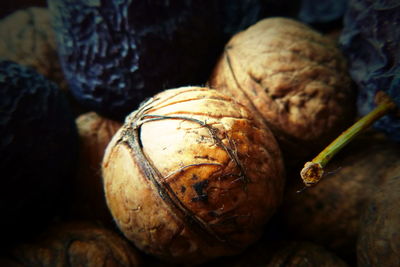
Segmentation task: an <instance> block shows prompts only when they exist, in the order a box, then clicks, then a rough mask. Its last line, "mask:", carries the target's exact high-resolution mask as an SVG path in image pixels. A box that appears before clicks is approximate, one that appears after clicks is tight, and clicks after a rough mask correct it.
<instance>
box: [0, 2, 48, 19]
mask: <svg viewBox="0 0 400 267" xmlns="http://www.w3.org/2000/svg"><path fill="white" fill-rule="evenodd" d="M32 6H40V7H44V6H47V3H46V0H6V1H4V0H3V1H2V2H1V3H0V19H1V18H4V17H6V16H7V15H9V14H11V13H12V12H13V11H15V10H17V9H22V8H27V7H32Z"/></svg>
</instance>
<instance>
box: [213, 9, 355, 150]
mask: <svg viewBox="0 0 400 267" xmlns="http://www.w3.org/2000/svg"><path fill="white" fill-rule="evenodd" d="M208 84H209V86H210V87H212V88H215V89H217V90H219V91H221V92H223V93H225V94H228V95H231V96H232V97H233V98H234V99H236V100H237V101H239V102H241V103H242V104H244V105H245V106H246V107H248V108H249V109H250V110H251V111H252V112H253V113H254V114H256V115H259V116H261V117H262V118H264V120H265V121H266V123H267V124H268V126H269V127H270V128H271V130H272V131H273V133H274V134H275V136H276V138H277V139H278V142H279V143H280V145H281V148H282V150H283V152H284V154H285V157H289V156H286V155H290V157H293V158H300V157H301V158H304V157H306V156H307V155H309V154H310V153H312V152H313V151H316V150H319V149H321V148H322V147H323V146H324V145H326V144H327V143H328V142H329V141H331V140H332V139H333V138H334V137H335V136H336V135H338V134H339V133H340V132H341V131H342V130H343V129H344V128H345V127H346V126H347V125H348V124H349V123H350V122H351V121H352V119H353V115H354V112H355V102H354V92H353V89H352V83H351V79H350V77H349V75H348V73H347V66H346V62H345V58H344V57H343V56H342V54H341V52H340V51H339V49H337V48H336V44H335V43H334V41H332V40H331V38H329V37H325V36H323V35H321V34H319V33H318V32H316V31H314V30H312V29H311V28H309V27H307V26H306V25H305V24H302V23H300V22H296V21H295V20H291V19H286V18H279V17H276V18H268V19H264V20H261V21H260V22H258V23H257V24H255V25H253V26H251V27H249V28H248V29H247V30H245V31H243V32H240V33H238V34H236V35H235V36H233V37H232V39H231V40H230V41H229V42H228V44H227V45H226V47H225V51H224V53H223V55H222V56H221V58H220V60H219V62H218V63H217V65H216V66H215V69H214V71H213V73H212V75H211V77H210V79H209V81H208Z"/></svg>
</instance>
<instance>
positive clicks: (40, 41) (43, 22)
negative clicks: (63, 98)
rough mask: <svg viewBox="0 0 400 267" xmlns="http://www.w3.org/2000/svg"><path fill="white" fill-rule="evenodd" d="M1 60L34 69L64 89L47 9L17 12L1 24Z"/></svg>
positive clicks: (65, 84) (65, 87)
mask: <svg viewBox="0 0 400 267" xmlns="http://www.w3.org/2000/svg"><path fill="white" fill-rule="evenodd" d="M0 57H1V58H4V59H8V60H11V61H14V62H16V63H19V64H21V65H25V66H29V67H32V68H34V69H35V70H36V71H37V72H39V73H40V74H42V75H43V76H45V77H46V78H48V79H49V80H51V81H53V82H55V83H57V85H58V86H60V88H62V89H67V87H68V86H67V83H66V81H65V79H64V75H63V72H62V70H61V66H60V63H59V60H58V55H57V45H56V39H55V36H54V33H53V29H52V27H51V23H50V16H49V12H48V10H47V8H39V7H30V8H27V9H22V10H18V11H16V12H14V13H12V14H10V15H8V16H7V17H5V18H4V19H2V20H1V21H0Z"/></svg>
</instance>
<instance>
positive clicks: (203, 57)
mask: <svg viewBox="0 0 400 267" xmlns="http://www.w3.org/2000/svg"><path fill="white" fill-rule="evenodd" d="M48 4H49V8H50V10H51V14H52V19H53V25H54V29H55V33H56V38H57V43H58V53H59V55H60V59H61V64H62V67H63V70H64V73H65V76H66V78H67V80H68V82H69V85H70V87H71V90H72V92H73V94H74V96H75V97H76V98H77V99H78V100H79V102H80V103H81V104H82V105H84V106H86V107H87V108H89V109H90V110H94V111H97V112H99V113H101V114H103V115H106V116H109V117H112V118H116V119H123V118H124V117H125V116H126V115H127V114H129V113H130V112H131V111H132V110H134V109H135V108H137V106H138V104H139V103H140V102H142V101H143V100H144V99H146V97H149V96H152V95H153V94H154V93H156V92H159V91H160V90H162V89H166V88H172V87H176V86H182V85H187V84H200V83H204V82H205V80H206V79H207V77H208V75H209V70H210V69H211V68H212V65H213V64H214V59H215V58H216V55H217V54H218V53H219V51H220V49H221V48H222V46H223V45H221V44H219V43H218V42H219V41H218V40H219V39H218V35H217V30H216V27H214V26H215V24H214V22H215V17H214V16H215V15H216V14H215V4H214V3H213V1H207V2H201V1H192V0H180V1H173V2H171V1H167V0H163V1H140V0H123V1H93V0H89V1H83V0H67V1H65V0H52V1H48Z"/></svg>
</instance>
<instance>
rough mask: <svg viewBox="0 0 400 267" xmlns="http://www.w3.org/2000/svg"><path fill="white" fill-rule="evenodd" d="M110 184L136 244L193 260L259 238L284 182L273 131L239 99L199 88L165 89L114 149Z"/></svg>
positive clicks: (110, 197)
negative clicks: (237, 100)
mask: <svg viewBox="0 0 400 267" xmlns="http://www.w3.org/2000/svg"><path fill="white" fill-rule="evenodd" d="M103 179H104V186H105V192H106V199H107V203H108V206H109V208H110V210H111V213H112V215H113V217H114V219H115V221H116V222H117V224H118V226H119V228H120V229H121V231H122V232H123V233H124V234H125V236H126V237H127V238H128V239H130V240H132V241H133V242H134V243H135V245H136V246H137V247H138V248H140V249H142V250H144V251H145V252H147V253H150V254H154V255H156V256H158V257H159V258H162V259H165V260H168V261H171V262H181V263H190V264H196V263H201V262H205V261H207V260H209V259H212V258H215V257H218V256H222V255H229V254H234V253H238V252H239V251H241V250H242V249H244V248H245V247H246V246H248V245H249V244H250V243H252V242H254V241H255V240H256V239H258V238H259V236H260V234H261V232H262V230H263V226H264V224H265V223H266V222H267V221H268V219H269V218H270V216H271V215H272V214H273V212H274V211H275V210H276V208H277V206H278V205H279V203H280V202H281V196H282V190H283V185H284V176H283V163H282V159H281V154H280V150H279V147H278V145H277V143H276V141H275V138H274V136H273V135H272V133H271V132H270V131H269V129H268V128H267V126H266V125H265V124H263V123H262V122H261V121H260V120H257V119H256V118H255V117H254V116H253V115H252V114H251V113H250V112H249V111H248V110H247V109H246V108H245V107H244V106H242V105H241V104H238V103H236V102H234V100H233V99H231V98H229V97H226V96H224V95H223V94H221V93H219V92H217V91H215V90H210V89H208V88H199V87H182V88H178V89H172V90H167V91H164V92H162V93H160V94H158V95H156V96H155V97H154V98H153V99H150V100H149V101H147V102H146V103H144V105H142V106H141V107H140V108H139V109H138V110H137V111H136V112H133V113H132V114H131V115H129V116H128V117H127V118H126V120H125V124H124V126H123V127H122V128H121V129H120V130H119V131H118V133H117V134H116V135H115V136H114V138H113V140H112V141H111V143H110V144H109V146H108V147H107V150H106V154H105V157H104V160H103Z"/></svg>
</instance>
